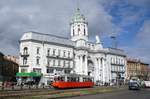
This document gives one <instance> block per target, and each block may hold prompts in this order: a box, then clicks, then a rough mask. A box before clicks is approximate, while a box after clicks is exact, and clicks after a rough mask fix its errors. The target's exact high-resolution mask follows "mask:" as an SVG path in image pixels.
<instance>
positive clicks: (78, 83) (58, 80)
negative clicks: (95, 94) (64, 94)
mask: <svg viewBox="0 0 150 99" xmlns="http://www.w3.org/2000/svg"><path fill="white" fill-rule="evenodd" d="M52 86H53V87H54V88H59V89H63V88H85V87H93V86H94V82H93V78H92V77H90V76H84V75H77V74H69V75H57V76H55V77H54V82H53V83H52Z"/></svg>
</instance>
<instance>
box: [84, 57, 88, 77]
mask: <svg viewBox="0 0 150 99" xmlns="http://www.w3.org/2000/svg"><path fill="white" fill-rule="evenodd" d="M84 63H85V64H84V67H85V69H84V70H85V73H84V74H85V75H88V65H87V56H85V62H84Z"/></svg>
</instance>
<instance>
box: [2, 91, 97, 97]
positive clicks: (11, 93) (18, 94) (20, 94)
mask: <svg viewBox="0 0 150 99" xmlns="http://www.w3.org/2000/svg"><path fill="white" fill-rule="evenodd" d="M92 89H95V88H77V89H41V90H40V89H37V90H36V89H34V90H16V91H5V92H0V99H1V98H4V97H5V98H6V97H24V96H36V95H48V94H50V95H53V94H59V93H65V92H76V91H78V90H80V91H81V90H92Z"/></svg>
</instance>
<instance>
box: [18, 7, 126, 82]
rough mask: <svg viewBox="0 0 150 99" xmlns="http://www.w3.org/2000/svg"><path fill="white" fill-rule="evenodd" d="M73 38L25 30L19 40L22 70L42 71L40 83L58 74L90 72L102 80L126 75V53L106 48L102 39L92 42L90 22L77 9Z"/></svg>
mask: <svg viewBox="0 0 150 99" xmlns="http://www.w3.org/2000/svg"><path fill="white" fill-rule="evenodd" d="M70 35H71V38H64V37H60V36H56V35H51V34H42V33H37V32H26V33H24V35H23V36H22V38H21V40H20V68H19V72H39V73H42V77H41V80H40V82H44V83H45V84H48V82H49V80H51V79H52V77H53V76H54V75H57V74H69V73H76V74H81V75H90V76H93V77H94V81H95V82H97V81H99V82H101V83H106V82H107V83H110V82H115V79H116V78H117V76H118V75H120V76H121V78H122V79H124V78H125V76H126V74H125V70H126V55H125V53H124V51H123V50H120V49H115V48H103V45H102V43H101V40H100V38H99V37H98V36H96V42H90V41H89V38H88V36H89V33H88V22H87V21H86V19H85V17H84V16H83V15H82V14H81V13H80V9H77V11H76V13H75V15H74V17H73V18H72V20H71V22H70Z"/></svg>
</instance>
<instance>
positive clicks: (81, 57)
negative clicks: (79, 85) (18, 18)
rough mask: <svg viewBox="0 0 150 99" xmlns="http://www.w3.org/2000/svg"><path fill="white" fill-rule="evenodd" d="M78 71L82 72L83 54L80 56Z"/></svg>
mask: <svg viewBox="0 0 150 99" xmlns="http://www.w3.org/2000/svg"><path fill="white" fill-rule="evenodd" d="M80 67H81V68H80V71H81V72H80V73H81V74H83V56H80Z"/></svg>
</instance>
